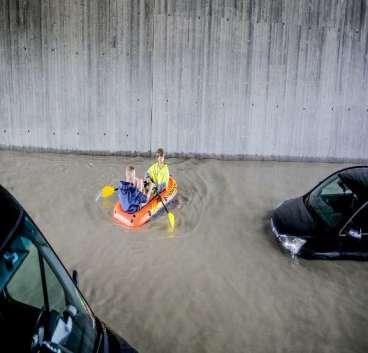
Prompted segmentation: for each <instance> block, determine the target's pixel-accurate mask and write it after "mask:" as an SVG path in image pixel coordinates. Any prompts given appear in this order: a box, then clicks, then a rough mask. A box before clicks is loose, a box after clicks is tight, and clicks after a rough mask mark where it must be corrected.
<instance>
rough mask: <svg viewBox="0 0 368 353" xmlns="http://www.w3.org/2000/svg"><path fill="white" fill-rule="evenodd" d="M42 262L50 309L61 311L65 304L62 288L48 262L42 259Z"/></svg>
mask: <svg viewBox="0 0 368 353" xmlns="http://www.w3.org/2000/svg"><path fill="white" fill-rule="evenodd" d="M44 264H45V277H46V286H47V296H48V300H49V306H50V310H56V311H57V312H59V313H62V312H63V311H64V309H65V306H66V300H65V293H64V288H63V287H62V285H61V284H60V282H59V280H58V279H57V278H56V276H55V274H54V272H53V271H52V270H51V268H50V266H49V265H48V263H47V262H46V261H44Z"/></svg>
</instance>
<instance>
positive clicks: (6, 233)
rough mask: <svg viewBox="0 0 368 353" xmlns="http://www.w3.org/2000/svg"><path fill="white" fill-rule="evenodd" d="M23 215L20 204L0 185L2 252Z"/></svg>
mask: <svg viewBox="0 0 368 353" xmlns="http://www.w3.org/2000/svg"><path fill="white" fill-rule="evenodd" d="M22 214H23V209H22V207H21V206H20V205H19V203H18V202H17V201H16V200H15V198H14V197H13V196H12V195H11V194H10V193H9V192H8V191H7V190H6V189H5V188H4V187H3V186H2V185H0V251H1V250H2V249H3V247H4V246H5V244H6V243H7V242H8V240H9V239H10V237H11V236H12V234H13V232H14V230H15V228H16V227H17V225H18V223H19V221H20V219H21V216H22Z"/></svg>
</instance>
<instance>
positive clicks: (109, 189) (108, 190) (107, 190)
mask: <svg viewBox="0 0 368 353" xmlns="http://www.w3.org/2000/svg"><path fill="white" fill-rule="evenodd" d="M117 189H118V188H115V187H114V186H112V185H105V186H104V187H103V188H102V190H101V196H102V197H103V198H106V197H110V196H111V195H112V194H113V193H114V192H115V191H116V190H117Z"/></svg>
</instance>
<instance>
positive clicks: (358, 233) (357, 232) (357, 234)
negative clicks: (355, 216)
mask: <svg viewBox="0 0 368 353" xmlns="http://www.w3.org/2000/svg"><path fill="white" fill-rule="evenodd" d="M348 235H349V236H350V237H352V238H355V239H362V230H361V229H356V228H350V229H349V230H348Z"/></svg>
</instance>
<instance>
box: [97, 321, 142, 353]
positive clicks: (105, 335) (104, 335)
mask: <svg viewBox="0 0 368 353" xmlns="http://www.w3.org/2000/svg"><path fill="white" fill-rule="evenodd" d="M96 319H97V320H96V322H98V324H99V325H100V326H101V331H102V332H101V343H102V344H100V345H99V348H98V349H97V353H138V351H137V350H135V349H134V348H133V347H132V346H131V345H129V343H128V342H127V341H125V339H124V338H122V337H121V336H119V335H118V334H117V333H115V332H114V331H113V330H111V328H109V327H108V326H106V324H105V323H103V322H102V321H100V320H99V319H98V318H96Z"/></svg>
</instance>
